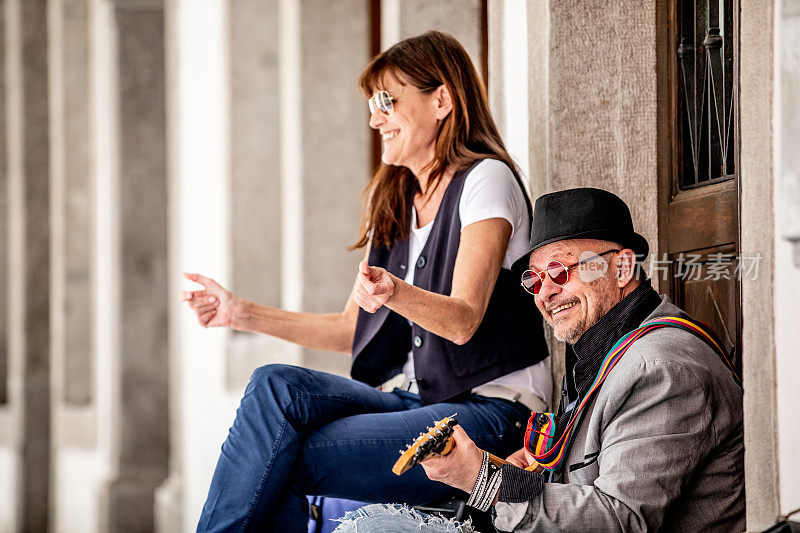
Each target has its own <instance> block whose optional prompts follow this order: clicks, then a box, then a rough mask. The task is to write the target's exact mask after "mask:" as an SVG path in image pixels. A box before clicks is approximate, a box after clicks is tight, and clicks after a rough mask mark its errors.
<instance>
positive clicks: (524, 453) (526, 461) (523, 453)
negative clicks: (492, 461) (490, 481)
mask: <svg viewBox="0 0 800 533" xmlns="http://www.w3.org/2000/svg"><path fill="white" fill-rule="evenodd" d="M506 461H508V462H509V463H511V464H512V465H514V466H518V467H520V468H527V467H529V466H530V465H532V464H533V463H534V460H533V455H531V453H530V452H529V451H528V450H526V449H525V448H520V449H519V450H517V451H515V452H514V453H512V454H511V455H509V456H508V457H506Z"/></svg>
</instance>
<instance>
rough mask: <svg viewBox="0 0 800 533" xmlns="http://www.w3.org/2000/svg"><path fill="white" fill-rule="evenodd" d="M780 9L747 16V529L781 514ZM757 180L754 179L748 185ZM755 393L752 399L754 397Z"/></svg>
mask: <svg viewBox="0 0 800 533" xmlns="http://www.w3.org/2000/svg"><path fill="white" fill-rule="evenodd" d="M773 8H774V6H773V2H760V1H757V0H742V1H741V11H740V30H739V31H740V44H739V49H740V56H739V72H740V92H739V101H740V104H739V107H740V113H741V119H740V120H741V127H740V130H739V131H740V132H741V152H740V160H741V171H740V175H741V176H742V182H741V183H742V185H741V187H742V192H741V218H742V224H741V225H742V242H741V250H742V253H745V254H755V253H760V254H761V255H762V257H763V258H762V260H761V262H760V264H759V271H760V272H761V273H762V274H761V275H760V276H758V278H757V279H755V280H752V279H747V278H746V277H745V279H743V280H742V345H743V346H742V371H743V374H744V375H743V382H744V386H745V390H746V394H745V395H744V405H743V407H744V439H745V442H744V445H745V447H744V450H745V457H744V464H745V495H746V497H747V529H748V530H750V531H756V530H762V529H765V528H767V527H768V526H770V525H772V524H773V523H774V521H775V517H776V516H777V515H778V514H779V512H780V505H779V503H780V502H779V492H778V472H779V462H778V442H777V434H778V427H779V426H778V424H779V419H778V416H777V413H776V406H777V403H778V400H777V394H776V380H777V376H776V373H775V329H774V328H775V324H776V317H775V302H776V299H775V295H776V294H777V293H776V290H775V289H776V286H775V280H774V278H773V276H774V273H775V272H774V268H775V264H774V260H775V242H774V239H775V230H774V227H773V225H772V224H770V223H768V222H767V220H769V218H767V217H771V216H772V215H773V213H774V212H775V211H774V205H775V204H774V201H775V200H774V197H773V194H774V193H773V191H774V186H775V183H774V171H775V166H774V161H773V159H772V157H771V154H772V153H773V150H774V135H773V120H774V106H775V102H774V98H773V94H774V90H775V88H774V80H775V74H774V69H773V63H774V45H775V43H774V36H775V31H774V14H775V13H774V9H773ZM748 178H749V179H748ZM750 391H752V394H750Z"/></svg>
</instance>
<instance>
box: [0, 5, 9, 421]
mask: <svg viewBox="0 0 800 533" xmlns="http://www.w3.org/2000/svg"><path fill="white" fill-rule="evenodd" d="M5 35H6V31H5V0H1V1H0V289H2V290H0V409H4V408H5V406H6V404H7V403H8V260H9V257H8V177H7V176H8V174H7V172H8V168H7V165H6V45H5ZM3 433H4V432H3Z"/></svg>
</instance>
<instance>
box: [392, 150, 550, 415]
mask: <svg viewBox="0 0 800 533" xmlns="http://www.w3.org/2000/svg"><path fill="white" fill-rule="evenodd" d="M458 216H459V218H460V219H461V230H462V231H463V230H464V228H466V227H467V226H469V225H470V224H474V223H476V222H480V221H481V220H487V219H490V218H504V219H506V220H508V222H509V223H510V224H511V238H510V239H509V242H508V249H507V250H506V255H505V257H504V258H503V268H511V264H512V263H513V262H514V261H515V260H516V259H517V258H519V257H520V256H521V255H522V254H524V253H525V252H527V251H528V246H529V244H530V231H531V227H530V223H529V222H528V215H527V209H526V207H525V198H524V197H523V195H522V191H521V190H520V188H519V185H518V184H517V181H516V179H514V174H513V173H512V172H511V169H510V168H508V165H506V164H505V163H504V162H502V161H498V160H497V159H484V160H483V161H481V162H480V163H478V164H477V165H475V167H474V168H473V169H472V171H471V172H470V173H469V174H467V177H466V178H465V182H464V189H463V191H462V192H461V200H460V202H459V204H458ZM432 228H433V221H431V222H429V223H428V224H426V225H425V226H423V227H421V228H418V227H417V212H416V209H415V208H413V207H412V208H411V234H410V236H409V240H408V263H406V264H407V265H408V266H409V267H408V271H407V272H406V276H405V279H404V281H405V282H406V283H409V284H411V285H413V284H414V270H415V269H414V265H416V263H417V258H418V257H419V254H420V252H422V249H423V248H424V247H425V243H426V242H427V240H428V236H429V235H430V234H431V229H432ZM531 319H532V320H535V319H536V317H531ZM403 373H404V374H405V375H406V378H408V379H409V380H413V379H414V376H415V374H414V358H413V355H412V352H409V354H408V360H407V361H406V363H405V365H403ZM486 385H499V386H506V387H511V388H513V389H521V390H525V391H529V392H532V393H533V394H535V395H536V396H538V397H539V398H540V399H541V400H542V401H543V402H544V403H545V405H549V404H550V393H551V391H552V378H551V376H550V369H549V367H548V365H547V363H546V361H542V362H540V363H537V364H535V365H531V366H529V367H527V368H523V369H521V370H517V371H516V372H512V373H510V374H506V375H505V376H501V377H499V378H497V379H495V380H492V381H490V382H489V383H487V384H486ZM484 386H485V385H482V386H481V387H484Z"/></svg>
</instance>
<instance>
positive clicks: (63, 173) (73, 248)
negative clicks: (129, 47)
mask: <svg viewBox="0 0 800 533" xmlns="http://www.w3.org/2000/svg"><path fill="white" fill-rule="evenodd" d="M51 5H52V6H53V9H51V13H52V14H53V15H54V19H55V20H51V21H50V29H51V33H52V36H53V38H52V39H51V41H52V43H51V50H52V51H53V53H52V54H51V58H50V59H51V61H50V65H51V67H50V70H51V74H52V75H51V78H52V79H51V86H52V87H53V90H52V95H53V105H52V106H51V109H53V110H54V112H53V116H52V120H51V123H52V125H53V128H52V130H53V131H52V137H53V143H52V150H51V153H52V158H53V164H52V168H53V192H54V199H53V205H54V212H53V217H54V224H53V241H54V246H53V248H54V250H55V252H56V253H55V254H54V257H53V267H54V276H53V278H54V286H53V292H54V308H55V309H54V313H53V316H54V323H53V333H54V339H53V345H54V366H56V365H55V363H58V365H57V366H58V368H59V372H58V374H59V375H58V376H57V381H58V384H57V387H58V391H57V393H56V395H57V396H58V401H60V402H64V403H65V404H67V405H70V406H87V405H89V403H90V402H91V401H92V396H93V394H92V392H93V391H92V388H93V374H94V369H93V368H94V365H93V363H92V359H93V350H92V343H91V333H92V320H91V317H92V312H91V311H92V305H91V286H90V285H91V284H90V268H89V264H90V260H91V249H90V238H91V235H90V227H89V224H90V216H91V210H90V196H89V193H90V191H89V186H90V183H89V150H90V144H89V140H90V131H89V27H88V5H87V2H86V1H85V0H55V1H53V2H51Z"/></svg>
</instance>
